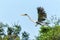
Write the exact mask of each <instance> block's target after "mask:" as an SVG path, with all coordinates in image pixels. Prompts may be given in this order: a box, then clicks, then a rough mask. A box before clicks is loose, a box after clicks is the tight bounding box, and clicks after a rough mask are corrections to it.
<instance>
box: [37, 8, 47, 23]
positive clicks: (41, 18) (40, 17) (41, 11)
mask: <svg viewBox="0 0 60 40" xmlns="http://www.w3.org/2000/svg"><path fill="white" fill-rule="evenodd" d="M37 11H38V22H42V21H44V20H46V18H47V15H46V13H45V11H44V9H43V8H42V7H38V8H37Z"/></svg>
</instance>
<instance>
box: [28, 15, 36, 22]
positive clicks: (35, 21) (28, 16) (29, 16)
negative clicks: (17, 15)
mask: <svg viewBox="0 0 60 40" xmlns="http://www.w3.org/2000/svg"><path fill="white" fill-rule="evenodd" d="M27 17H28V18H29V19H30V20H31V21H32V22H34V23H35V22H36V21H35V20H33V19H32V18H31V17H30V16H29V15H27Z"/></svg>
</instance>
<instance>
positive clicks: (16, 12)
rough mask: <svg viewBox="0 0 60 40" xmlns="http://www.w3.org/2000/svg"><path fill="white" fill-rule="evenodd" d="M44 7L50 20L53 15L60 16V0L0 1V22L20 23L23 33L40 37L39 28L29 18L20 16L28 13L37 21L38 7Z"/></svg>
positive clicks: (31, 36) (32, 36)
mask: <svg viewBox="0 0 60 40" xmlns="http://www.w3.org/2000/svg"><path fill="white" fill-rule="evenodd" d="M39 6H42V7H44V9H45V11H46V13H47V15H48V18H49V17H50V16H52V15H56V16H58V17H59V16H60V8H59V7H60V0H0V22H3V23H7V24H9V25H12V24H14V23H18V24H20V25H21V27H22V31H21V32H23V31H26V32H28V33H30V38H31V39H33V38H34V36H37V35H38V30H39V26H37V27H35V24H34V23H32V22H31V21H30V20H29V19H28V18H27V17H22V16H20V14H23V13H27V14H29V15H30V16H31V18H32V19H34V20H37V9H36V8H37V7H39Z"/></svg>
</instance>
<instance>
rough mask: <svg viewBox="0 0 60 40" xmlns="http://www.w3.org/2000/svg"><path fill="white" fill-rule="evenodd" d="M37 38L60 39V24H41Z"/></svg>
mask: <svg viewBox="0 0 60 40" xmlns="http://www.w3.org/2000/svg"><path fill="white" fill-rule="evenodd" d="M36 39H37V40H60V25H55V26H52V27H50V26H47V27H46V26H41V28H40V30H39V36H38V37H37V38H36Z"/></svg>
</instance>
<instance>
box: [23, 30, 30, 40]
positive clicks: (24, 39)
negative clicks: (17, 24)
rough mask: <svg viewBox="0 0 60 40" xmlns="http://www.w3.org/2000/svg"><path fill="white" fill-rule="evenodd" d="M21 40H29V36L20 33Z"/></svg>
mask: <svg viewBox="0 0 60 40" xmlns="http://www.w3.org/2000/svg"><path fill="white" fill-rule="evenodd" d="M22 40H29V34H28V33H27V32H25V31H24V32H23V33H22Z"/></svg>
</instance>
